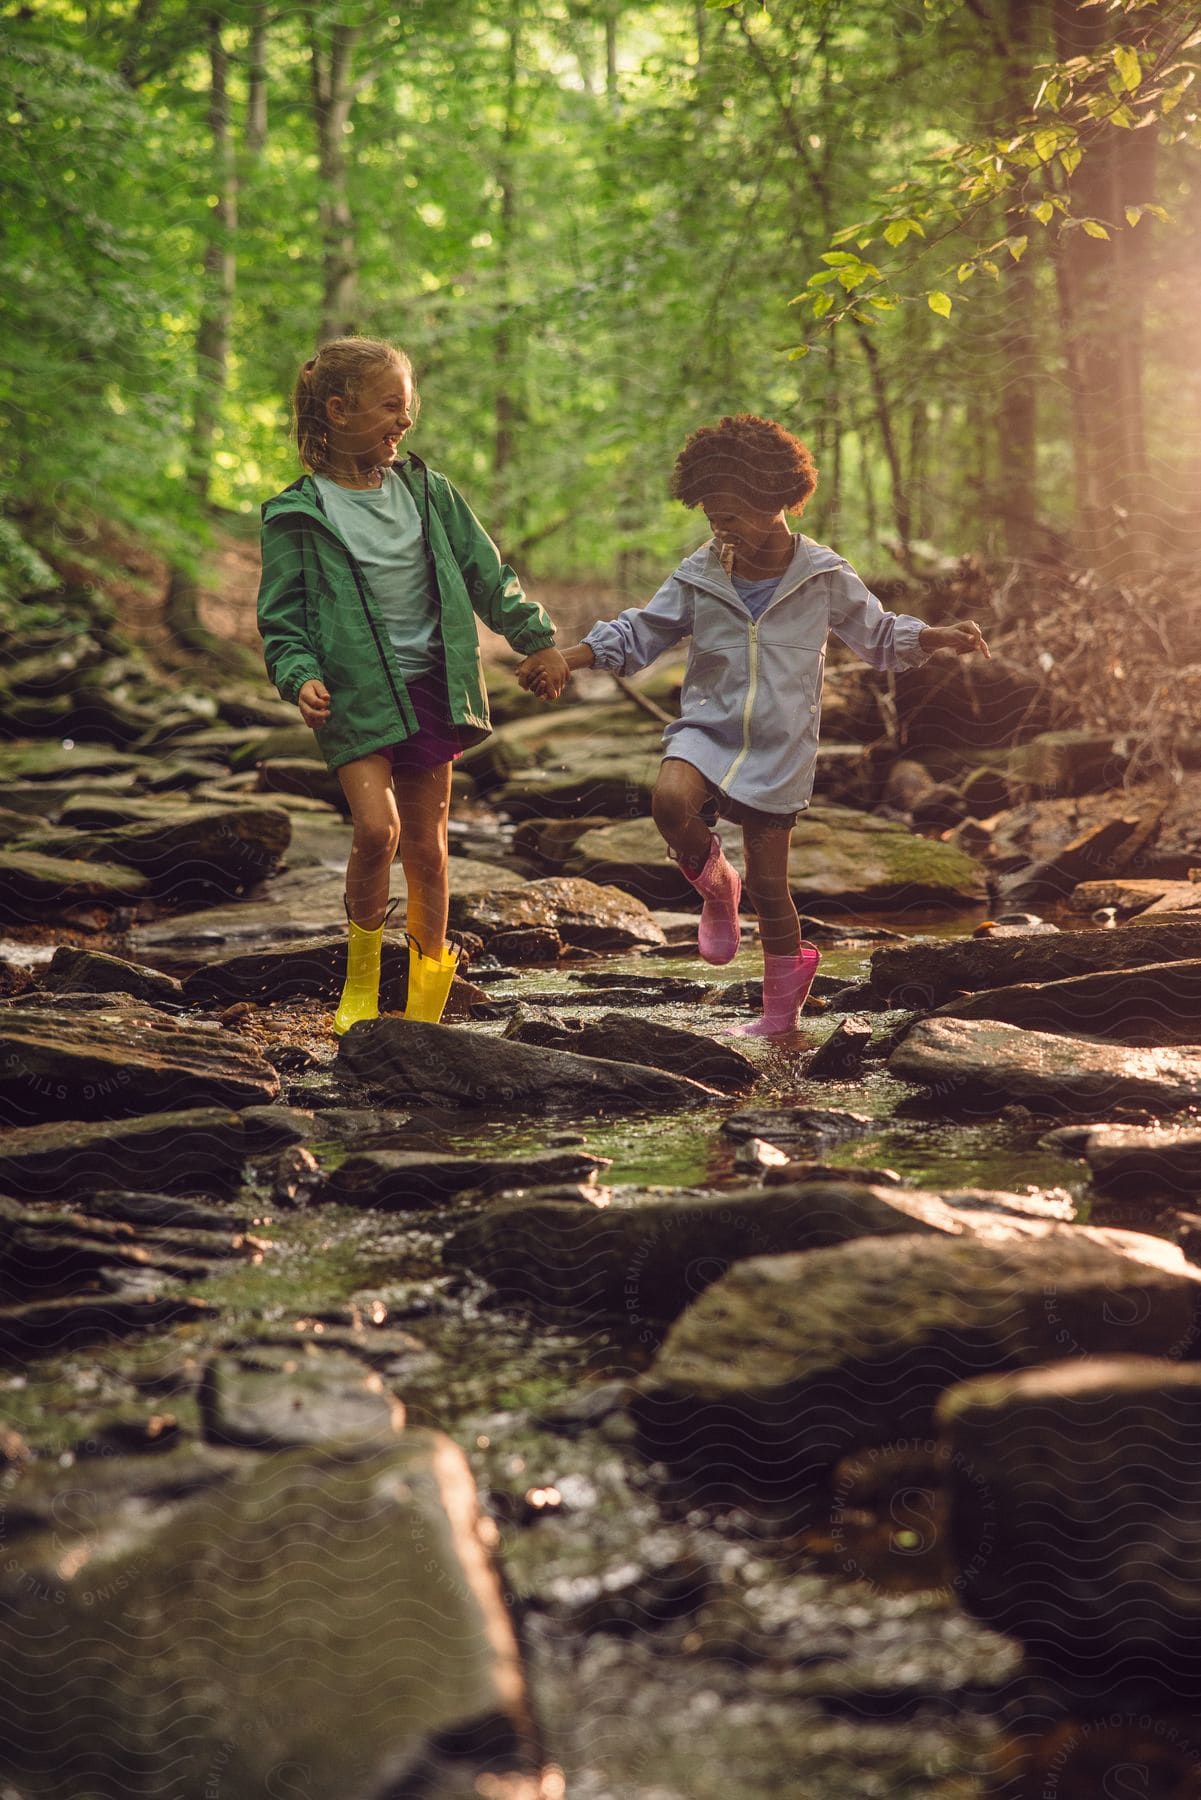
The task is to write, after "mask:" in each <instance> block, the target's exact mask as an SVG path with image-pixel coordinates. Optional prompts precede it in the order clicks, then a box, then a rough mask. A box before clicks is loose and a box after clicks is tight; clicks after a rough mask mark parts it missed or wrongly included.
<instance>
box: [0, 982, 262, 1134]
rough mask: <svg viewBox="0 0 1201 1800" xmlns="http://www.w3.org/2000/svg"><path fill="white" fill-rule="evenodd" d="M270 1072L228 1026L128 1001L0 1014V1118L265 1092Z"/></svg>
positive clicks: (201, 1102) (146, 1107) (111, 1113)
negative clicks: (138, 1008) (205, 1025)
mask: <svg viewBox="0 0 1201 1800" xmlns="http://www.w3.org/2000/svg"><path fill="white" fill-rule="evenodd" d="M278 1093H279V1076H278V1075H277V1074H276V1072H275V1070H274V1069H273V1068H272V1067H271V1065H270V1064H269V1063H267V1062H264V1061H263V1059H262V1057H261V1056H259V1054H258V1052H257V1051H256V1050H255V1049H254V1048H253V1047H252V1046H251V1045H249V1044H244V1043H242V1042H241V1041H240V1040H238V1039H236V1038H233V1037H232V1036H231V1035H230V1034H229V1033H226V1032H222V1033H214V1032H211V1031H206V1030H203V1029H200V1028H198V1027H195V1026H191V1025H186V1024H177V1023H175V1022H174V1021H173V1020H169V1019H167V1018H165V1017H164V1016H163V1015H161V1014H154V1015H147V1014H136V1013H133V1012H131V1011H129V1010H128V1009H118V1010H111V1011H110V1010H104V1011H98V1012H87V1013H82V1014H77V1013H75V1012H73V1011H71V1010H68V1009H66V1008H62V1009H49V1008H47V1009H44V1010H43V1009H39V1010H37V1011H33V1010H31V1011H28V1012H22V1011H18V1010H16V1009H15V1008H10V1009H9V1010H8V1011H7V1012H6V1013H4V1014H3V1015H2V1016H0V1117H3V1118H5V1119H6V1120H8V1121H9V1122H12V1123H17V1124H28V1123H32V1122H33V1121H35V1120H39V1119H55V1118H57V1119H87V1118H120V1117H124V1116H126V1115H128V1114H130V1113H143V1112H147V1111H154V1110H158V1109H169V1110H179V1109H181V1108H185V1107H194V1106H206V1105H208V1106H229V1107H238V1106H253V1105H254V1104H255V1103H256V1102H260V1103H261V1102H263V1101H268V1100H273V1099H275V1097H276V1096H277V1095H278Z"/></svg>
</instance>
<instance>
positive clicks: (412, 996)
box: [404, 937, 462, 1025]
mask: <svg viewBox="0 0 1201 1800" xmlns="http://www.w3.org/2000/svg"><path fill="white" fill-rule="evenodd" d="M406 941H407V943H408V946H409V993H408V998H407V999H406V1001H405V1014H404V1016H405V1018H406V1019H420V1020H421V1021H422V1022H423V1023H424V1024H427V1025H436V1024H437V1023H438V1021H439V1020H440V1019H441V1017H442V1009H443V1007H444V1006H445V1005H446V996H447V995H448V994H449V993H450V984H451V982H452V981H453V980H454V978H455V970H456V969H457V968H458V966H459V961H460V958H461V956H462V951H461V950H460V948H459V946H458V945H457V944H443V946H442V948H441V950H440V951H439V952H438V954H437V956H426V955H424V954H423V952H422V949H421V945H420V944H419V943H418V942H417V939H416V938H414V937H409V938H407V939H406Z"/></svg>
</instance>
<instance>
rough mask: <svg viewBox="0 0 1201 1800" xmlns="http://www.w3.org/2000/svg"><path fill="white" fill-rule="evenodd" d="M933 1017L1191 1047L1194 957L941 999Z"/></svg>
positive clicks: (1198, 975)
mask: <svg viewBox="0 0 1201 1800" xmlns="http://www.w3.org/2000/svg"><path fill="white" fill-rule="evenodd" d="M937 1016H938V1017H940V1018H953V1019H998V1020H1002V1021H1003V1022H1005V1023H1006V1024H1009V1025H1023V1026H1026V1027H1027V1028H1028V1029H1029V1030H1031V1031H1050V1032H1073V1033H1076V1032H1078V1033H1080V1034H1081V1035H1087V1036H1089V1037H1096V1038H1105V1039H1106V1040H1108V1041H1109V1042H1110V1043H1117V1044H1149V1045H1156V1044H1159V1045H1164V1044H1195V1043H1197V1042H1198V1039H1199V1038H1201V1030H1199V1028H1198V1018H1199V1017H1201V959H1197V960H1193V961H1190V962H1170V963H1149V964H1145V965H1144V966H1143V967H1142V968H1134V969H1107V970H1106V971H1105V972H1104V973H1102V974H1098V975H1072V976H1069V977H1068V978H1067V979H1066V980H1063V981H1046V982H1023V983H1021V984H1019V985H1018V986H1016V987H1001V988H987V989H985V990H984V991H983V992H982V993H978V994H971V995H967V996H965V997H964V998H963V999H962V1000H951V1001H948V1003H947V1004H946V1005H945V1006H942V1007H940V1008H939V1010H938V1014H937Z"/></svg>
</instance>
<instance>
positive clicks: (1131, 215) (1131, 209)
mask: <svg viewBox="0 0 1201 1800" xmlns="http://www.w3.org/2000/svg"><path fill="white" fill-rule="evenodd" d="M1142 216H1143V209H1142V207H1141V206H1128V207H1127V208H1126V223H1127V225H1137V224H1138V222H1139V220H1140V219H1141V218H1142Z"/></svg>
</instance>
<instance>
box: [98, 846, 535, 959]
mask: <svg viewBox="0 0 1201 1800" xmlns="http://www.w3.org/2000/svg"><path fill="white" fill-rule="evenodd" d="M298 835H299V833H298ZM349 848H350V840H349V834H347V838H346V849H347V850H349ZM450 878H451V890H452V892H453V893H455V894H458V895H462V894H468V893H479V894H492V893H497V892H503V891H508V890H510V889H513V888H522V887H525V886H526V885H527V883H526V878H525V876H524V875H519V874H517V872H516V871H515V870H512V869H505V868H502V867H501V866H500V865H499V864H497V863H486V862H482V861H480V860H478V859H477V858H475V857H468V856H456V857H453V858H452V859H451V871H450ZM345 891H346V869H345V856H344V855H343V856H342V857H341V858H340V859H339V863H338V865H337V866H332V865H319V866H313V865H311V864H310V865H305V866H303V867H299V868H296V869H290V870H289V871H288V872H287V873H285V874H282V875H275V876H273V877H272V878H271V880H270V881H265V882H263V883H262V884H261V885H260V886H259V887H258V888H257V889H256V890H255V892H254V894H253V896H251V897H248V898H247V899H245V900H243V901H240V902H236V903H234V904H231V905H227V906H210V907H206V908H204V909H203V910H202V911H199V912H188V913H176V914H175V916H174V917H173V918H170V919H156V920H155V921H154V922H153V923H151V924H146V925H136V926H134V928H133V929H132V930H131V931H130V932H129V935H128V940H127V941H128V943H129V947H130V950H131V951H132V952H133V953H134V954H135V955H138V956H153V958H154V961H155V962H156V963H170V964H172V966H175V967H178V966H179V965H180V964H186V965H187V966H188V967H189V968H191V967H194V966H195V964H197V963H200V962H209V961H212V960H213V959H214V958H220V957H223V956H228V955H230V954H231V953H233V952H235V951H239V950H250V949H258V948H262V947H264V946H267V945H271V944H280V943H285V942H288V941H290V940H295V939H296V938H320V937H327V936H329V935H331V934H333V933H343V934H344V933H345V930H346V908H345V905H344V899H343V896H344V894H345ZM391 892H392V893H393V895H399V896H400V897H401V906H400V907H399V908H398V910H399V911H400V912H403V911H404V905H403V901H404V896H405V894H406V893H407V888H406V886H405V880H404V870H403V869H402V868H401V865H400V864H399V863H396V864H394V865H393V868H392V870H391Z"/></svg>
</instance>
